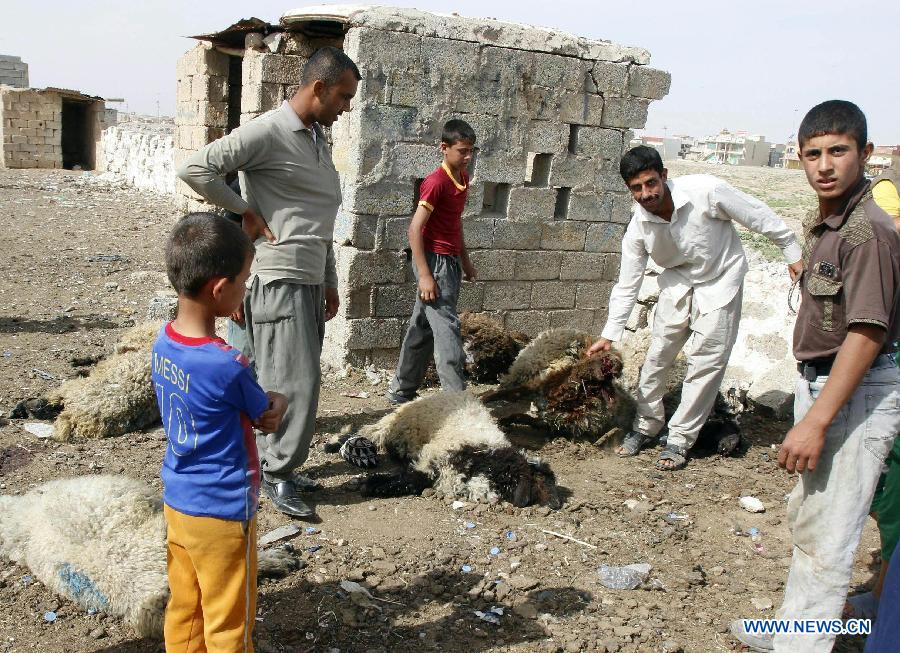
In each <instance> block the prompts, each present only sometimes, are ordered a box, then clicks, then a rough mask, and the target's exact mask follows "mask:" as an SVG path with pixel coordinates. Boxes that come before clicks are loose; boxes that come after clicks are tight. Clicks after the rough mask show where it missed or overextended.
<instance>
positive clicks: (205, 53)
mask: <svg viewBox="0 0 900 653" xmlns="http://www.w3.org/2000/svg"><path fill="white" fill-rule="evenodd" d="M228 66H229V62H228V55H227V54H224V53H222V52H219V51H218V50H216V49H214V48H213V47H212V46H211V45H209V44H208V43H199V44H197V45H196V46H195V47H194V48H193V49H191V50H188V51H187V52H186V53H185V54H184V55H183V56H182V57H181V58H180V59H179V60H178V62H177V63H176V65H175V75H176V84H177V90H176V106H175V133H174V143H173V145H174V148H175V151H174V164H175V166H176V167H177V166H179V165H180V164H181V162H182V161H184V160H185V159H186V158H187V157H188V156H190V155H191V154H193V153H194V152H196V151H197V150H200V149H202V148H203V147H204V146H206V145H207V144H209V143H212V142H213V141H214V140H216V139H217V138H221V137H222V136H224V135H225V128H226V126H227V124H228ZM175 188H176V193H177V195H178V198H177V199H178V201H179V204H180V205H181V206H182V208H183V209H184V210H185V211H202V210H209V209H210V208H212V207H210V205H208V204H206V203H204V202H203V201H202V199H201V198H200V197H198V196H197V195H196V194H195V193H194V192H193V191H192V190H191V189H190V188H188V187H187V186H186V185H185V184H184V182H182V181H180V180H176V181H175Z"/></svg>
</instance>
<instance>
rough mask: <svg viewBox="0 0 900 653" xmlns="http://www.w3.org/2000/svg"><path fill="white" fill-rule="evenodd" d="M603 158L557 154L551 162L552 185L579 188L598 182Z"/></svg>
mask: <svg viewBox="0 0 900 653" xmlns="http://www.w3.org/2000/svg"><path fill="white" fill-rule="evenodd" d="M602 165H603V162H602V160H601V159H596V158H591V157H587V156H575V155H572V154H568V153H566V154H556V155H554V157H553V160H552V161H551V162H550V182H549V183H550V185H551V186H565V187H568V188H577V187H579V186H593V185H595V184H596V183H597V181H598V177H599V174H600V169H601V167H602Z"/></svg>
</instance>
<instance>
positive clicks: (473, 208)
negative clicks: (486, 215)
mask: <svg viewBox="0 0 900 653" xmlns="http://www.w3.org/2000/svg"><path fill="white" fill-rule="evenodd" d="M483 211H484V184H482V183H481V182H480V181H479V180H478V179H474V178H472V177H470V178H469V192H468V193H467V194H466V205H465V206H464V207H463V212H462V217H463V218H471V217H477V216H479V214H481V213H483Z"/></svg>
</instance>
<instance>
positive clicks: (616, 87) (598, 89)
mask: <svg viewBox="0 0 900 653" xmlns="http://www.w3.org/2000/svg"><path fill="white" fill-rule="evenodd" d="M627 88H628V64H626V63H611V62H608V61H595V62H594V65H593V68H591V71H590V74H589V75H588V86H587V90H588V91H589V92H591V93H601V94H604V95H605V94H607V93H609V94H612V95H625V93H626V91H627Z"/></svg>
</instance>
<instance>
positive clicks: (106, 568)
mask: <svg viewBox="0 0 900 653" xmlns="http://www.w3.org/2000/svg"><path fill="white" fill-rule="evenodd" d="M0 557H3V558H6V559H8V560H10V561H12V562H15V563H17V564H20V565H23V566H25V567H28V569H30V570H31V573H32V574H33V575H34V576H35V578H36V579H37V580H39V581H40V582H41V583H43V584H44V585H46V586H47V587H48V588H49V589H50V590H52V591H53V592H55V593H57V594H59V595H61V596H64V597H66V598H68V599H70V600H72V601H74V602H75V603H77V604H78V605H79V606H80V607H81V608H83V609H85V610H96V611H98V612H104V613H107V614H110V615H113V616H116V617H118V618H121V619H122V621H123V622H124V623H125V624H127V625H128V626H129V627H131V628H132V630H134V632H135V634H137V635H138V636H139V637H161V636H162V626H163V617H164V613H165V608H166V603H167V602H168V599H169V587H168V580H167V576H166V525H165V520H164V518H163V513H162V501H161V500H160V497H159V495H158V494H157V493H156V492H155V491H154V490H153V489H152V488H150V487H149V486H147V485H146V484H144V483H142V482H140V481H137V480H135V479H132V478H127V477H123V476H106V475H96V476H79V477H74V478H67V479H60V480H55V481H49V482H47V483H44V484H43V485H40V486H38V487H36V488H34V489H32V490H30V491H28V492H27V493H26V494H23V495H21V496H6V495H4V496H0ZM296 567H297V561H296V559H295V558H294V557H293V556H292V555H290V553H289V552H287V551H285V550H284V549H272V550H268V551H264V552H260V556H259V574H260V575H271V576H277V575H284V574H286V573H288V572H289V571H291V570H293V569H295V568H296Z"/></svg>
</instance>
